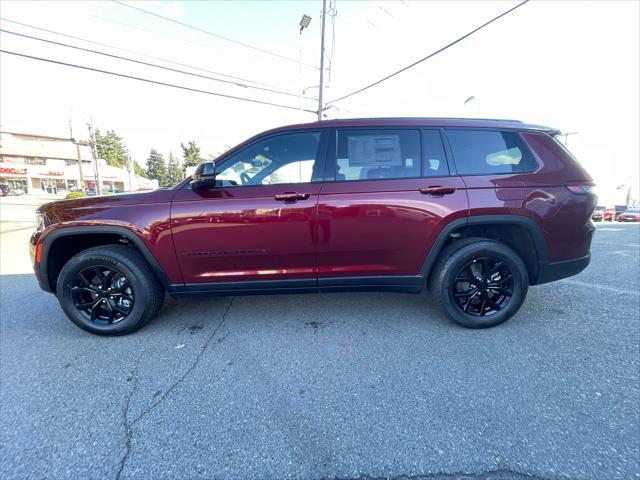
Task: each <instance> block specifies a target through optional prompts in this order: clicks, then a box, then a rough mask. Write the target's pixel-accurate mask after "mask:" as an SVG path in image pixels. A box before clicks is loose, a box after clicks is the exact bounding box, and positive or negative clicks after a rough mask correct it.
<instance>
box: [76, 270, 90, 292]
mask: <svg viewBox="0 0 640 480" xmlns="http://www.w3.org/2000/svg"><path fill="white" fill-rule="evenodd" d="M83 273H84V272H80V273H79V274H78V278H79V279H80V282H82V284H83V285H84V286H85V287H86V288H90V287H91V283H90V282H89V281H88V280H87V279H86V278H85V276H84V275H83Z"/></svg>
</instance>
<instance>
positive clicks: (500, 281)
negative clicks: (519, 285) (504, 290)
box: [494, 274, 513, 286]
mask: <svg viewBox="0 0 640 480" xmlns="http://www.w3.org/2000/svg"><path fill="white" fill-rule="evenodd" d="M512 278H513V275H511V274H509V275H507V276H506V277H504V278H501V279H500V280H498V281H497V282H495V283H494V284H495V285H497V286H502V285H504V284H505V283H506V282H508V281H509V280H511V279H512Z"/></svg>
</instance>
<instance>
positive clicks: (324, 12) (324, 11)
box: [318, 0, 327, 120]
mask: <svg viewBox="0 0 640 480" xmlns="http://www.w3.org/2000/svg"><path fill="white" fill-rule="evenodd" d="M326 16H327V0H322V28H321V33H320V87H319V88H320V91H319V92H318V120H322V111H323V110H324V105H323V101H322V97H323V95H322V94H323V91H324V24H325V19H326Z"/></svg>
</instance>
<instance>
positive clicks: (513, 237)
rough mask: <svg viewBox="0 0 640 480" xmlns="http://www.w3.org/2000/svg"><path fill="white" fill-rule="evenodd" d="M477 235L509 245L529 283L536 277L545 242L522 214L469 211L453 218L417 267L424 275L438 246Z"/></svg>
mask: <svg viewBox="0 0 640 480" xmlns="http://www.w3.org/2000/svg"><path fill="white" fill-rule="evenodd" d="M471 236H481V237H483V238H491V239H494V240H499V241H502V242H503V243H505V244H506V245H508V246H509V247H511V248H513V249H514V250H515V251H516V252H517V253H518V254H519V255H520V257H521V258H522V260H523V261H524V263H525V265H526V266H527V270H528V273H529V283H530V284H531V285H534V284H535V283H536V281H537V277H538V273H539V269H540V264H541V263H544V262H547V258H548V256H547V243H546V241H545V239H544V235H543V234H542V231H541V230H540V227H539V226H538V225H537V224H536V223H535V222H534V221H533V220H532V219H531V218H529V217H526V216H524V215H473V216H469V217H465V218H459V219H457V220H453V221H451V222H450V223H448V224H447V225H445V227H444V228H443V229H442V231H441V232H440V233H439V234H438V236H437V238H436V241H435V242H434V244H433V246H432V247H431V250H430V251H429V253H428V254H427V257H426V258H425V260H424V263H423V264H422V268H421V269H420V275H422V276H424V277H425V278H428V277H429V275H430V273H431V271H432V270H433V267H434V266H435V264H436V261H437V259H438V257H439V256H440V253H441V252H442V250H443V249H444V248H445V247H446V246H447V245H449V244H450V243H452V242H454V241H455V240H456V239H457V238H466V237H471Z"/></svg>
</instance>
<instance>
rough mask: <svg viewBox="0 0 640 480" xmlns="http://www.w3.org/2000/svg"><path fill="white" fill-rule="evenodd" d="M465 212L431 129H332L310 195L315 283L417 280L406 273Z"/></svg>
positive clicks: (416, 268) (458, 185)
mask: <svg viewBox="0 0 640 480" xmlns="http://www.w3.org/2000/svg"><path fill="white" fill-rule="evenodd" d="M467 210H468V201H467V196H466V192H465V190H464V184H463V182H462V181H461V179H460V178H459V177H457V176H452V175H451V172H450V170H449V165H448V161H447V156H446V153H445V149H444V146H443V142H442V138H441V132H440V130H439V129H420V128H373V129H370V128H358V129H337V130H336V131H335V133H334V134H333V135H332V136H331V142H330V144H329V154H328V156H327V173H326V176H325V183H324V185H323V187H322V190H321V192H320V196H319V200H318V277H319V285H320V286H331V285H348V284H350V283H354V284H358V283H360V284H372V285H374V284H378V283H382V284H389V283H398V284H401V283H403V282H405V281H408V282H411V281H412V280H413V281H416V282H417V281H419V279H418V278H414V279H411V278H408V277H413V276H416V275H418V274H419V272H420V269H421V267H422V264H423V262H424V260H425V258H426V256H427V253H428V251H429V249H430V247H431V245H432V244H433V242H434V241H435V239H436V237H437V235H438V233H439V232H440V230H441V229H442V227H443V225H444V224H445V223H447V222H448V221H450V220H453V219H455V218H460V217H464V216H466V214H467ZM382 277H386V278H382Z"/></svg>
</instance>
